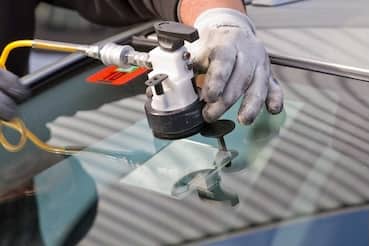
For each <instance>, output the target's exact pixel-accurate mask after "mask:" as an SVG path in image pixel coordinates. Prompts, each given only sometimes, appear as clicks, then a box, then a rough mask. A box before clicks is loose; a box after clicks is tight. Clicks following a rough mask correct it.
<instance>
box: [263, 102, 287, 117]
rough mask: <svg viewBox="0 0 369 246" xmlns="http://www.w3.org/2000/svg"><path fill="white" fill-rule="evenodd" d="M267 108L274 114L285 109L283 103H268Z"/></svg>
mask: <svg viewBox="0 0 369 246" xmlns="http://www.w3.org/2000/svg"><path fill="white" fill-rule="evenodd" d="M266 106H267V109H268V112H269V113H271V114H273V115H276V114H279V113H280V112H282V111H283V108H284V106H283V103H281V104H280V103H267V105H266Z"/></svg>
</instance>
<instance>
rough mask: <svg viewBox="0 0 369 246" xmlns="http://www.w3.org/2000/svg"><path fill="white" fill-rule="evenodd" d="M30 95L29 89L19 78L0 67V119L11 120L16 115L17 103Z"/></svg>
mask: <svg viewBox="0 0 369 246" xmlns="http://www.w3.org/2000/svg"><path fill="white" fill-rule="evenodd" d="M29 95H30V92H29V90H28V89H27V88H26V87H25V86H24V85H22V84H21V83H20V81H19V78H18V77H17V76H16V75H14V74H12V73H11V72H8V71H6V70H3V69H0V119H1V120H11V119H12V118H14V117H15V116H16V112H17V106H16V104H17V103H18V102H20V101H22V100H24V99H25V98H27V97H28V96H29Z"/></svg>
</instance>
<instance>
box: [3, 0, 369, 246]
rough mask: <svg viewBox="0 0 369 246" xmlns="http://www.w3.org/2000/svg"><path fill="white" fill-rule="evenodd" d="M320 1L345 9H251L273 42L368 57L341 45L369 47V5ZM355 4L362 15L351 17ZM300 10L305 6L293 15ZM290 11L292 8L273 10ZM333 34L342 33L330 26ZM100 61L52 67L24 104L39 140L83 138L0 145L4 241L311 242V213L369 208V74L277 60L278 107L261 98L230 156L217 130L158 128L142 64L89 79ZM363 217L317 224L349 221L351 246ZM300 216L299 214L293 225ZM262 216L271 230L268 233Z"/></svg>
mask: <svg viewBox="0 0 369 246" xmlns="http://www.w3.org/2000/svg"><path fill="white" fill-rule="evenodd" d="M324 2H325V3H326V4H327V2H328V3H330V4H331V5H330V6H337V8H338V9H339V10H340V11H341V12H342V13H343V16H344V17H342V19H341V18H336V19H330V18H328V17H326V18H325V19H324V21H326V23H328V24H325V25H322V24H321V23H323V21H319V20H318V19H316V18H315V17H314V16H315V15H319V16H324V13H322V12H317V11H311V9H310V7H311V8H312V7H314V6H315V7H316V8H317V9H322V8H323V7H322V6H323V5H320V4H323V3H320V1H302V2H297V3H295V4H293V5H292V4H291V5H283V6H281V7H278V8H265V7H263V8H261V7H252V6H250V7H249V13H250V15H251V16H252V18H254V19H255V22H256V25H257V26H258V35H259V37H261V38H262V40H263V42H264V43H265V44H266V46H267V48H268V50H270V51H273V52H274V51H275V52H277V53H281V54H286V55H290V56H293V57H305V58H312V59H318V60H322V61H328V62H334V63H341V64H345V65H352V66H356V67H367V66H368V60H367V58H366V57H365V54H367V52H366V53H365V52H362V51H360V52H359V49H348V48H347V47H353V45H360V47H361V48H363V49H366V46H365V45H364V43H366V40H365V39H366V38H367V37H368V36H367V35H366V36H365V30H366V29H365V27H366V20H365V19H362V18H361V17H360V13H362V11H363V9H364V8H359V7H357V5H356V4H361V6H366V5H367V3H366V2H365V1H357V2H356V4H353V5H351V6H353V7H352V8H353V9H349V11H348V12H346V11H345V8H344V7H340V6H341V5H339V4H338V3H337V1H324ZM342 4H343V3H342ZM309 6H310V7H309ZM308 7H309V8H308ZM322 11H323V10H322ZM329 12H331V11H329ZM341 12H340V13H341ZM354 12H355V13H356V14H358V13H359V14H358V16H359V17H358V18H355V19H354V18H352V19H351V18H349V17H348V16H349V15H350V14H353V13H354ZM303 13H304V14H306V17H304V18H297V17H302V16H304V15H303ZM284 14H285V15H286V16H287V15H293V16H295V17H296V18H295V19H294V20H292V21H291V20H290V19H288V20H287V17H286V19H284V18H281V17H280V16H284ZM265 16H269V17H268V18H269V19H268V18H266V17H265ZM273 16H279V17H275V19H274V17H273ZM350 16H351V15H350ZM284 20H285V21H286V22H284ZM308 20H309V21H310V22H309V21H308ZM268 21H269V22H268ZM305 21H306V22H305ZM267 22H268V23H269V24H268V23H267ZM270 23H274V24H273V25H271V24H270ZM309 23H310V24H309ZM311 23H313V24H311ZM342 27H343V28H342ZM338 29H339V31H338ZM364 29H365V30H364ZM341 31H342V32H344V33H348V34H350V35H343V34H342V33H341ZM291 33H293V35H292V34H291ZM326 33H329V35H326ZM366 33H367V32H366ZM290 34H291V35H290ZM323 34H324V35H323ZM335 35H337V37H338V36H339V38H337V39H334V38H331V37H336V36H335ZM328 36H329V37H330V39H332V40H334V41H335V43H332V42H331V41H329V40H328V38H327V37H328ZM336 41H337V43H336ZM368 41H369V40H368ZM339 42H341V43H339ZM343 43H344V44H345V46H341V45H342V44H343ZM348 44H350V45H348ZM351 44H352V45H351ZM321 47H323V49H321V50H320V48H321ZM355 47H358V46H355ZM365 59H366V60H365ZM364 61H366V62H364ZM73 66H74V65H70V67H73ZM101 69H103V66H101V65H100V64H98V63H93V62H90V63H84V64H82V65H81V66H78V67H77V66H76V67H74V69H73V70H72V71H66V72H65V73H63V74H60V75H59V76H58V77H57V78H53V79H49V78H47V79H48V80H51V81H49V82H50V84H49V85H47V86H43V87H42V88H41V89H40V90H38V91H37V93H35V95H34V96H33V97H32V98H31V99H30V100H28V101H27V102H25V103H23V104H22V105H21V106H20V107H19V111H20V115H21V117H22V119H23V120H24V121H25V123H26V125H27V127H28V128H29V129H30V130H32V131H33V132H34V133H35V134H36V135H37V136H39V137H40V138H41V139H43V140H44V141H46V142H47V143H49V144H53V145H57V146H79V147H82V148H85V147H86V148H85V149H84V150H83V151H81V152H80V153H78V154H75V155H73V156H61V155H55V154H48V153H45V152H43V151H41V150H39V149H37V148H36V147H35V146H34V145H33V144H32V143H28V144H27V146H26V148H25V149H24V150H23V151H22V152H19V153H9V152H6V151H5V150H4V149H3V148H0V220H1V222H0V226H1V233H2V235H1V237H0V242H5V244H7V243H8V244H10V245H22V244H26V245H27V243H28V242H31V243H30V244H31V245H42V244H44V245H74V244H76V243H77V242H79V243H80V244H82V245H122V244H123V245H168V244H171V245H181V244H185V243H189V244H191V243H195V244H196V243H199V242H204V241H203V240H207V241H206V243H209V244H211V243H212V242H213V241H212V240H215V239H224V238H227V237H228V236H233V235H235V234H237V235H238V234H242V233H248V234H250V235H255V236H257V233H261V234H260V235H263V236H262V239H260V240H259V239H255V240H254V241H253V240H251V239H250V241H248V242H249V243H250V244H256V245H286V242H288V243H291V242H294V243H296V245H298V244H299V242H300V243H301V242H305V243H306V242H311V241H306V240H307V238H309V236H311V235H312V234H311V233H312V232H313V231H314V228H321V227H318V225H322V224H323V225H329V223H331V224H334V223H333V222H332V221H330V220H329V221H328V220H324V221H323V222H321V221H320V222H316V220H315V218H322V217H324V218H328V219H329V218H333V217H334V218H336V217H335V215H336V214H343V213H345V215H347V214H350V213H351V212H352V211H356V209H357V210H360V209H361V208H363V207H364V208H365V207H367V205H368V204H367V203H368V199H369V189H368V187H369V168H368V167H369V124H368V120H369V98H368V96H367V95H368V94H369V84H368V83H367V82H364V81H358V80H353V79H346V78H342V77H338V76H334V75H326V74H321V73H318V72H312V71H307V70H303V69H295V68H289V67H283V66H278V65H273V73H274V75H275V77H276V78H277V79H279V80H280V81H281V84H282V86H283V89H284V96H285V106H284V110H283V112H282V113H281V114H279V115H270V114H268V113H267V112H266V110H265V109H264V110H263V112H262V113H261V114H260V115H259V116H258V118H257V119H256V121H255V122H254V124H252V125H251V126H242V125H240V124H239V123H237V122H235V129H234V130H233V131H232V132H231V133H229V134H227V135H226V136H225V137H224V139H225V143H226V146H227V149H228V150H229V151H230V155H229V156H226V157H227V158H231V159H232V162H231V165H226V166H225V165H224V164H225V163H223V162H222V161H219V159H218V158H219V156H221V155H220V154H219V145H218V141H217V139H215V138H208V137H204V136H202V135H200V134H197V135H195V136H192V137H189V138H185V139H180V140H175V141H168V140H160V139H157V138H155V137H154V136H153V134H152V132H151V129H150V127H149V125H148V123H147V119H146V115H145V110H144V105H145V102H146V100H147V97H146V95H145V89H146V86H145V84H144V82H145V80H146V78H145V76H141V77H139V78H135V79H134V80H133V81H131V83H128V84H126V85H124V86H118V87H117V86H110V85H104V84H94V83H88V82H86V80H87V78H88V77H90V76H91V75H93V74H95V73H96V72H98V71H101ZM238 108H239V103H238V104H236V105H234V106H233V107H232V108H231V109H230V110H229V111H228V112H227V113H226V114H225V115H224V116H223V119H228V120H235V116H236V115H237V110H238ZM5 133H6V136H7V137H8V138H9V139H10V140H12V142H15V141H16V140H17V138H18V136H17V134H15V133H14V132H13V131H11V130H9V129H6V130H5ZM219 163H221V165H217V164H219ZM367 218H368V214H367V213H364V214H362V213H359V214H356V215H355V216H353V217H350V220H345V223H342V224H340V226H341V227H340V230H338V229H337V230H330V229H329V228H331V227H328V229H326V230H320V233H322V234H319V235H321V236H320V237H317V240H318V239H319V240H320V241H319V242H323V244H324V245H336V243H335V242H337V240H341V237H340V235H346V234H345V233H350V235H351V236H352V237H353V238H355V240H356V241H355V242H357V245H367V244H368V243H369V242H368V237H367V235H368V233H367V232H368V230H367V229H368V228H369V225H368V220H367ZM301 221H302V222H304V223H305V222H306V224H299V225H300V226H296V227H295V226H294V225H295V223H300V222H301ZM327 221H328V222H327ZM347 221H349V222H347ZM302 222H301V223H302ZM286 224H287V227H288V226H291V225H292V226H291V227H293V228H292V229H291V230H287V229H286V226H285V225H286ZM268 228H269V229H270V228H272V229H273V230H274V231H273V234H272V236H271V235H269V236H265V234H263V233H264V232H267V231H268V230H269V229H268ZM316 230H319V229H316ZM254 233H255V234H254ZM314 235H315V234H314ZM348 238H350V237H347V238H346V239H347V240H348ZM291 240H292V241H291ZM244 242H245V241H243V242H241V243H240V244H239V245H244V244H243V243H244ZM313 242H316V241H313ZM344 242H347V241H345V240H342V241H340V243H344ZM349 242H352V241H349ZM314 244H316V243H311V244H310V245H314ZM220 245H223V244H220ZM231 245H232V244H231ZM303 245H309V244H303Z"/></svg>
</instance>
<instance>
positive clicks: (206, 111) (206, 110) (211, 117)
mask: <svg viewBox="0 0 369 246" xmlns="http://www.w3.org/2000/svg"><path fill="white" fill-rule="evenodd" d="M202 117H203V118H204V120H205V121H206V122H207V123H212V122H214V121H216V120H217V117H215V116H214V115H212V114H211V113H210V112H209V107H208V106H205V107H204V108H203V109H202Z"/></svg>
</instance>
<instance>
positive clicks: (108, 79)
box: [86, 66, 148, 86]
mask: <svg viewBox="0 0 369 246" xmlns="http://www.w3.org/2000/svg"><path fill="white" fill-rule="evenodd" d="M147 72H148V69H146V68H142V67H136V66H132V67H130V68H128V69H123V68H118V67H116V66H108V67H106V68H104V69H102V70H100V71H98V72H97V73H95V74H93V75H91V76H90V77H88V78H87V79H86V81H87V82H89V83H94V84H107V85H114V86H119V85H124V84H127V83H129V82H130V81H132V80H133V79H135V78H137V77H139V76H141V75H143V74H145V73H147Z"/></svg>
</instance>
